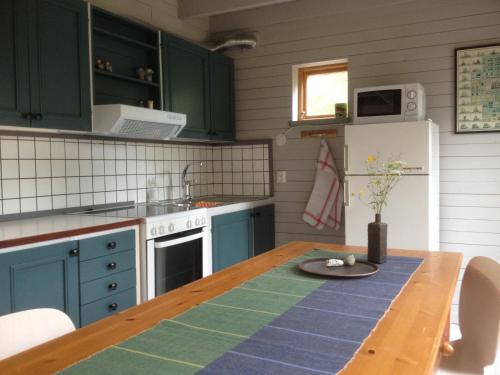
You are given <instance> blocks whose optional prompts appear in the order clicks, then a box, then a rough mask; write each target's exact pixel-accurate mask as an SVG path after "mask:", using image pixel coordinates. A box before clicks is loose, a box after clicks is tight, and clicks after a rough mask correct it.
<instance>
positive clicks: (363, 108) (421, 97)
mask: <svg viewBox="0 0 500 375" xmlns="http://www.w3.org/2000/svg"><path fill="white" fill-rule="evenodd" d="M420 120H425V90H424V87H423V86H422V85H421V84H420V83H406V84H401V85H391V86H376V87H364V88H358V89H354V121H353V122H354V123H355V124H371V123H381V122H402V121H420Z"/></svg>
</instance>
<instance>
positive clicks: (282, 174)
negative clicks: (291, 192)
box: [276, 171, 286, 184]
mask: <svg viewBox="0 0 500 375" xmlns="http://www.w3.org/2000/svg"><path fill="white" fill-rule="evenodd" d="M276 182H277V183H278V184H285V183H286V171H276Z"/></svg>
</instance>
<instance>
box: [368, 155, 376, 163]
mask: <svg viewBox="0 0 500 375" xmlns="http://www.w3.org/2000/svg"><path fill="white" fill-rule="evenodd" d="M375 160H377V158H376V157H375V156H373V155H368V158H367V159H366V162H367V163H373V162H374V161H375Z"/></svg>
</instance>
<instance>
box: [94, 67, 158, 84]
mask: <svg viewBox="0 0 500 375" xmlns="http://www.w3.org/2000/svg"><path fill="white" fill-rule="evenodd" d="M94 73H95V74H97V75H101V76H105V77H109V78H114V79H120V80H123V81H128V82H131V83H137V84H140V85H146V86H153V87H160V84H159V83H156V82H150V81H146V80H142V79H138V78H133V77H128V76H125V75H122V74H117V73H112V72H108V71H105V70H100V69H94Z"/></svg>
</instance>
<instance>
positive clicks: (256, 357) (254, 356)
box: [229, 350, 335, 375]
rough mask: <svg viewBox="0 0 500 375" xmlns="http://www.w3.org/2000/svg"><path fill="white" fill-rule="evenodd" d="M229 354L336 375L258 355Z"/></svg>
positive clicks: (233, 352)
mask: <svg viewBox="0 0 500 375" xmlns="http://www.w3.org/2000/svg"><path fill="white" fill-rule="evenodd" d="M229 353H232V354H236V355H241V356H244V357H250V358H254V359H259V360H263V361H268V362H274V363H278V364H280V365H285V366H286V367H295V368H299V369H301V370H307V371H310V372H316V373H318V374H328V375H335V373H334V372H329V371H321V370H317V369H313V368H309V367H304V366H298V365H294V364H293V363H287V362H282V361H277V360H274V359H269V358H263V357H258V356H256V355H251V354H246V353H240V352H235V351H232V350H231V351H229Z"/></svg>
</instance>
